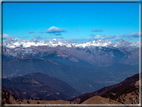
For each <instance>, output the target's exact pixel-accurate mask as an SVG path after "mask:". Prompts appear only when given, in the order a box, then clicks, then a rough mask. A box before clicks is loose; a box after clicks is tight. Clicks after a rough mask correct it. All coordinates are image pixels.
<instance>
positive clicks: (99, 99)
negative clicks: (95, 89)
mask: <svg viewBox="0 0 142 107" xmlns="http://www.w3.org/2000/svg"><path fill="white" fill-rule="evenodd" d="M81 104H121V103H120V102H118V101H115V100H112V99H109V98H103V97H101V96H94V97H91V98H89V99H88V100H86V101H84V102H83V103H81Z"/></svg>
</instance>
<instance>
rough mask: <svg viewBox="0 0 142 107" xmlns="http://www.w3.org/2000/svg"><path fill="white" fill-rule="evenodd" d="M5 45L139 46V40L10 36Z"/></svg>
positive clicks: (12, 46)
mask: <svg viewBox="0 0 142 107" xmlns="http://www.w3.org/2000/svg"><path fill="white" fill-rule="evenodd" d="M4 46H6V47H8V48H16V47H24V48H27V47H31V46H49V47H56V46H66V47H81V48H85V47H92V46H95V47H117V48H119V47H133V48H134V47H139V42H136V43H132V42H127V41H125V40H120V41H119V42H118V43H113V42H111V41H103V40H97V41H90V42H86V43H82V44H79V43H73V42H70V41H62V40H57V39H52V40H47V39H46V40H45V41H38V40H36V39H32V40H20V39H17V38H15V39H12V38H9V39H7V41H5V43H4Z"/></svg>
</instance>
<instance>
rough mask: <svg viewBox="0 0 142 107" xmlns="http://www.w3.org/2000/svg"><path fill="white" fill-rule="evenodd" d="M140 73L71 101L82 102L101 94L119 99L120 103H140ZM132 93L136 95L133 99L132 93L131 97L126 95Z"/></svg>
mask: <svg viewBox="0 0 142 107" xmlns="http://www.w3.org/2000/svg"><path fill="white" fill-rule="evenodd" d="M139 75H141V73H140V74H135V75H133V76H131V77H128V78H126V79H125V80H124V81H122V82H120V83H118V84H116V85H112V86H108V87H104V88H102V89H99V90H97V91H95V92H92V93H85V94H82V95H81V96H79V97H76V98H74V99H72V100H71V101H73V102H75V103H78V104H80V103H82V102H84V101H86V100H87V99H89V98H91V97H94V96H101V97H105V98H109V99H112V100H115V101H118V102H120V103H126V104H127V103H139V100H138V99H139V80H140V79H139ZM130 93H133V94H134V95H135V98H133V99H132V98H130V97H132V96H131V95H132V94H131V95H129V97H125V96H126V95H128V94H130ZM124 98H125V99H124ZM126 98H128V99H126ZM129 98H130V99H129ZM131 99H132V100H131ZM127 101H128V102H127Z"/></svg>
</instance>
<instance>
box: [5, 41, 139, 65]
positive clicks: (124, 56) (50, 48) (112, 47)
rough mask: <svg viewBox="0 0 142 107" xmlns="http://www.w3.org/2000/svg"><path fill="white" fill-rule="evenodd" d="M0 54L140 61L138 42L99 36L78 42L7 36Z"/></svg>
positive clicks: (103, 62) (100, 61)
mask: <svg viewBox="0 0 142 107" xmlns="http://www.w3.org/2000/svg"><path fill="white" fill-rule="evenodd" d="M3 55H4V56H7V57H14V58H47V59H48V58H49V57H50V58H51V57H56V58H63V59H64V58H69V60H70V61H71V62H78V61H79V60H83V61H86V62H88V63H90V64H92V65H96V66H112V65H113V64H114V63H115V62H118V63H121V64H128V65H136V64H138V63H139V61H138V59H139V42H137V43H131V42H127V41H125V40H120V41H119V42H118V43H112V42H110V41H102V40H98V41H90V42H86V43H83V44H78V43H70V42H67V41H61V40H57V39H53V40H50V41H47V40H46V41H38V40H31V41H28V40H19V39H8V40H7V41H5V43H4V45H3ZM94 59H95V60H94ZM4 60H5V58H4ZM57 60H58V59H57ZM133 60H135V61H133Z"/></svg>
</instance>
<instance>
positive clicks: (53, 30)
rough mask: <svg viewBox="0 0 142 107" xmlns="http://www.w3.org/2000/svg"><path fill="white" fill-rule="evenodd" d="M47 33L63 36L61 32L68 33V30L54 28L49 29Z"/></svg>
mask: <svg viewBox="0 0 142 107" xmlns="http://www.w3.org/2000/svg"><path fill="white" fill-rule="evenodd" d="M45 32H46V33H49V34H51V35H61V34H62V33H61V32H66V30H65V29H62V28H57V27H55V26H52V27H50V28H49V29H47V30H46V31H45Z"/></svg>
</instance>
